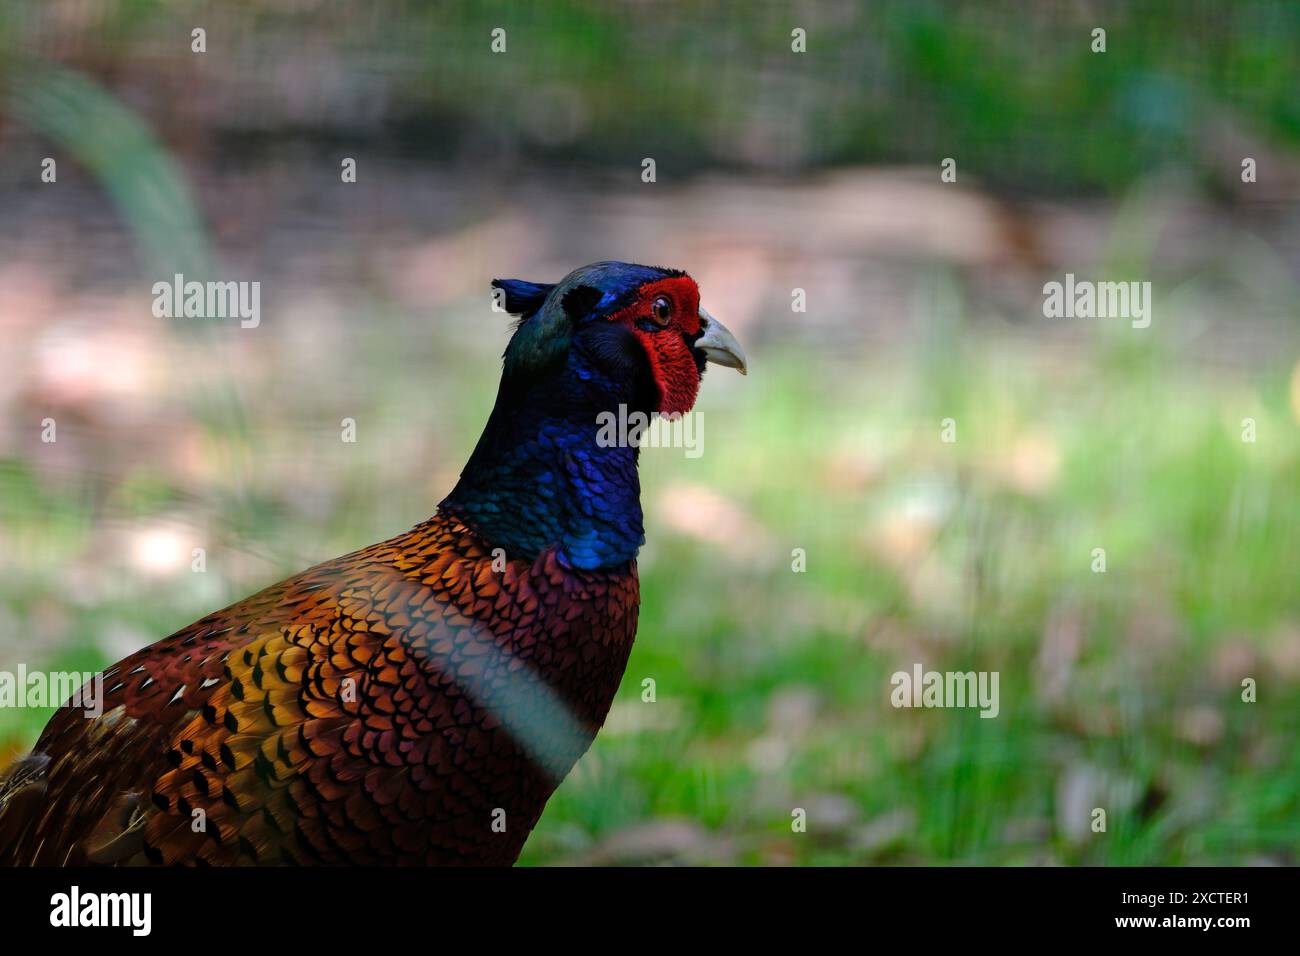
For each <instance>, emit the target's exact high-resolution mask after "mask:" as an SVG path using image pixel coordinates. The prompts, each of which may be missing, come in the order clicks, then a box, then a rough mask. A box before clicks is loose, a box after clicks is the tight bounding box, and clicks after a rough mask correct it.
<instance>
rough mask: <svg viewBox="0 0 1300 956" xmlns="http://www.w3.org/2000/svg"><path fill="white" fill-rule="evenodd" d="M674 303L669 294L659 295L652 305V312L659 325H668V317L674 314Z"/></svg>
mask: <svg viewBox="0 0 1300 956" xmlns="http://www.w3.org/2000/svg"><path fill="white" fill-rule="evenodd" d="M672 312H673V304H672V303H671V302H669V301H668V297H667V296H662V295H661V296H659V297H658V298H656V299H655V300H654V303H653V304H652V305H651V306H650V314H651V315H652V316H654V320H655V322H656V323H657V324H659V325H667V324H668V319H669V317H670V316H671V315H672Z"/></svg>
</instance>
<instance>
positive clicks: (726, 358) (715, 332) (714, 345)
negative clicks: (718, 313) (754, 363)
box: [695, 309, 748, 375]
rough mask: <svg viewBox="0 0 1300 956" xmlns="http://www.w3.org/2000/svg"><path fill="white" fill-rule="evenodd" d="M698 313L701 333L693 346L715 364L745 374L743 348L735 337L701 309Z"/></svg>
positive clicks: (746, 369) (746, 368)
mask: <svg viewBox="0 0 1300 956" xmlns="http://www.w3.org/2000/svg"><path fill="white" fill-rule="evenodd" d="M699 314H700V332H701V333H702V334H701V335H700V337H699V338H698V339H696V340H695V347H696V348H697V349H699V350H700V351H701V352H703V353H704V357H705V358H706V359H707V360H708V361H710V362H712V363H714V364H715V365H725V366H726V367H727V368H734V369H735V370H736V371H738V372H739V373H740V374H741V375H744V374H746V372H747V371H748V366H747V365H746V364H745V350H744V349H742V348H741V347H740V343H739V342H737V341H736V337H735V336H734V335H732V334H731V332H730V330H728V329H727V327H726V326H725V325H723V324H722V323H721V322H719V321H718V320H717V319H715V318H714V317H713V316H711V315H709V313H707V312H705V311H704V310H703V309H700V310H699Z"/></svg>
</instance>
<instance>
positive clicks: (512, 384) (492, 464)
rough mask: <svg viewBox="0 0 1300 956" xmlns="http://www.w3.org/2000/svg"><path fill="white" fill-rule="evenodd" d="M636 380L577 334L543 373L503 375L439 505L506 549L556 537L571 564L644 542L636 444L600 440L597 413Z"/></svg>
mask: <svg viewBox="0 0 1300 956" xmlns="http://www.w3.org/2000/svg"><path fill="white" fill-rule="evenodd" d="M635 392H636V387H635V386H634V385H632V384H629V383H626V382H619V381H616V380H615V379H614V378H612V377H610V376H609V375H608V374H607V373H606V372H604V371H602V367H601V365H600V364H599V363H597V362H596V361H594V360H593V356H592V355H591V354H590V353H589V350H588V349H586V348H584V347H583V343H582V342H579V341H575V342H574V343H573V345H572V347H570V348H569V349H568V351H567V354H566V355H565V356H564V359H563V362H562V363H556V365H555V366H554V367H553V368H552V369H551V370H550V371H549V372H547V373H543V374H529V375H521V376H505V377H503V379H502V382H501V388H500V391H499V392H498V395H497V402H496V405H495V407H494V408H493V410H492V415H491V417H490V418H489V419H488V423H487V426H486V427H485V428H484V430H483V435H482V437H481V438H480V439H479V442H478V446H477V447H476V448H475V449H474V454H473V455H472V456H471V457H470V460H469V462H468V464H466V466H465V469H464V471H463V472H462V473H461V479H460V481H459V482H458V483H457V485H456V487H455V489H453V490H452V492H451V494H450V495H448V496H447V498H446V499H445V500H444V501H443V503H442V508H443V509H445V510H448V511H450V512H451V513H453V514H455V515H456V516H457V517H459V518H461V520H463V521H465V522H466V523H467V524H469V525H470V526H471V527H472V528H474V530H475V531H477V532H478V533H479V534H481V535H482V536H483V537H484V538H485V539H486V540H487V542H488V543H489V545H490V546H491V547H494V548H496V547H499V548H503V549H504V550H505V552H506V555H507V557H511V558H513V557H519V556H523V557H527V558H534V557H536V556H537V554H538V553H539V552H541V551H543V550H544V549H546V548H547V547H550V546H552V545H555V546H557V548H558V551H559V557H560V560H561V561H562V562H567V563H568V564H569V565H571V566H572V567H575V568H583V569H594V568H610V567H615V566H618V565H623V564H625V563H627V562H628V561H631V560H632V559H633V558H635V557H636V554H637V551H638V550H639V549H640V547H641V545H642V544H644V543H645V531H644V528H643V527H642V514H641V500H640V499H641V486H640V481H639V480H638V477H637V468H636V458H637V452H636V449H635V448H631V447H606V448H602V447H600V446H599V445H598V444H597V443H596V434H597V432H598V430H599V429H598V425H597V415H598V414H599V413H600V412H601V411H604V410H617V408H618V405H619V403H626V404H628V405H629V407H633V408H634V407H636V406H637V405H640V404H641V402H638V401H637V397H636V395H635Z"/></svg>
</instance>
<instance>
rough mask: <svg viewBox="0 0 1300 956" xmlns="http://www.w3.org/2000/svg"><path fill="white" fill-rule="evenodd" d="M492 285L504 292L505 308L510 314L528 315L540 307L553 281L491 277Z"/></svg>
mask: <svg viewBox="0 0 1300 956" xmlns="http://www.w3.org/2000/svg"><path fill="white" fill-rule="evenodd" d="M492 287H493V288H494V289H500V290H501V291H502V292H504V293H505V294H506V301H505V309H506V311H507V312H509V313H510V314H511V315H521V316H529V315H532V314H533V313H534V312H536V311H537V310H538V309H540V308H541V307H542V303H543V302H545V301H546V296H547V295H549V294H550V291H551V290H552V289H554V288H555V283H553V282H551V283H546V282H525V281H524V280H523V279H493V280H492Z"/></svg>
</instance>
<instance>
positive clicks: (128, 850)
mask: <svg viewBox="0 0 1300 956" xmlns="http://www.w3.org/2000/svg"><path fill="white" fill-rule="evenodd" d="M499 286H500V287H502V288H504V289H505V290H506V292H507V305H508V307H509V308H510V311H512V312H516V313H517V314H520V315H521V317H522V318H521V323H520V325H519V327H518V329H517V330H516V332H515V334H514V337H513V338H512V340H511V343H510V346H509V347H508V349H507V351H506V355H505V371H504V373H503V376H502V381H501V387H500V390H499V393H498V397H497V402H496V406H495V407H494V409H493V411H492V414H491V416H490V418H489V420H488V424H487V426H486V428H485V430H484V432H483V435H482V437H481V438H480V440H479V443H478V446H477V447H476V449H475V451H474V454H473V455H472V456H471V458H470V460H469V463H468V464H467V465H466V467H465V469H464V471H463V472H462V475H461V480H460V482H459V483H458V484H457V486H456V488H455V489H453V491H452V492H451V494H450V495H448V497H447V498H446V499H445V500H444V501H443V503H442V504H441V505H440V506H439V509H438V511H437V513H436V514H435V515H434V516H433V517H432V518H430V519H428V520H427V521H425V522H422V523H421V524H419V525H417V526H416V527H415V528H413V529H412V530H410V531H408V532H406V533H404V534H401V535H398V536H397V537H394V538H391V539H389V540H388V541H384V542H382V543H380V544H376V545H372V546H371V547H368V548H365V549H362V550H360V551H357V552H354V553H352V554H349V555H345V556H343V557H340V558H336V559H334V560H332V561H328V562H325V563H323V564H320V565H317V566H316V567H313V568H310V569H308V570H306V571H303V572H301V573H300V574H297V575H295V576H293V577H291V578H288V579H287V580H285V581H282V582H280V583H279V584H275V585H272V586H271V587H269V588H266V589H265V590H263V591H260V592H258V593H257V594H254V595H253V596H251V597H249V598H247V599H245V600H243V601H240V602H238V603H236V604H233V605H231V606H230V607H228V608H225V609H224V610H220V611H216V612H214V613H212V614H209V615H208V616H206V617H204V618H202V619H201V620H199V621H196V622H195V623H194V624H192V625H190V626H189V627H186V628H184V629H183V630H180V631H178V632H177V633H175V634H173V635H171V636H170V637H168V638H165V639H164V640H162V641H159V642H158V643H156V644H154V645H152V646H150V647H147V648H144V649H143V650H141V651H138V652H137V653H135V654H133V655H131V656H130V657H128V658H126V659H125V660H123V661H121V662H119V663H118V664H116V665H114V666H113V667H111V668H109V669H108V670H106V671H105V672H104V675H103V678H104V698H103V701H102V704H103V707H102V711H103V712H102V714H101V715H100V716H99V717H97V718H93V719H91V718H87V717H86V716H85V714H84V713H83V711H82V710H80V709H77V708H73V707H70V706H65V707H64V708H62V709H60V710H59V711H58V712H56V714H55V715H54V717H53V718H51V720H50V722H49V724H48V725H47V726H46V728H45V731H44V732H43V733H42V734H41V737H40V739H39V740H38V741H37V743H36V746H35V748H34V750H33V752H32V754H31V755H30V756H29V757H27V758H24V759H23V760H22V761H19V763H18V764H16V765H15V766H14V767H12V768H10V769H9V771H8V772H7V773H6V774H5V776H4V779H3V780H2V781H0V862H7V863H11V864H38V865H65V864H85V863H92V864H136V863H155V864H216V865H233V864H318V865H328V864H479V865H484V864H486V865H496V864H509V863H512V862H513V861H514V860H515V859H516V858H517V857H518V855H519V852H520V850H521V849H522V847H523V844H524V841H525V840H526V839H527V837H528V834H529V832H530V831H531V829H532V828H533V826H534V824H535V823H536V822H537V820H538V818H539V817H540V815H541V813H542V810H543V808H544V807H545V804H546V801H547V799H548V798H549V797H550V795H551V793H552V792H553V791H554V790H555V788H556V787H557V786H558V785H559V783H560V781H562V780H563V779H564V776H565V775H566V774H567V773H568V771H569V770H570V769H571V768H572V766H573V765H574V763H575V762H576V761H577V760H578V759H579V758H580V757H581V756H582V754H583V753H584V752H585V751H586V749H587V748H588V746H589V745H590V744H591V741H592V739H593V738H594V736H595V734H596V732H597V730H598V729H599V728H600V726H601V725H602V724H603V722H604V720H605V717H606V715H607V713H608V711H609V708H610V705H611V703H612V701H613V698H614V694H615V692H616V690H617V688H618V685H619V682H620V680H621V679H622V676H623V672H624V669H625V667H626V665H627V660H628V655H629V653H630V651H631V648H632V642H633V638H634V637H635V634H636V624H637V614H638V602H639V592H638V582H637V571H636V560H635V556H636V552H637V549H638V548H639V547H640V545H641V543H642V541H643V539H644V534H643V530H642V516H641V509H640V502H639V493H640V489H639V485H638V482H637V473H636V457H637V451H636V448H635V447H632V446H630V445H628V444H625V443H616V444H613V445H607V444H606V443H602V442H598V441H596V438H595V435H596V416H597V413H598V412H600V411H601V410H604V409H610V408H614V407H617V405H619V404H627V405H629V406H630V407H632V408H636V409H648V410H673V409H671V408H669V407H668V406H670V405H673V404H678V405H680V404H681V403H682V402H685V403H686V405H685V407H687V408H689V404H690V403H691V402H693V401H694V394H695V391H694V390H695V388H698V383H699V375H700V373H702V370H703V366H704V362H705V359H706V358H711V359H712V360H719V359H717V358H714V357H713V355H712V354H711V353H720V354H725V355H726V356H731V357H732V358H735V363H734V364H738V365H739V366H740V367H741V368H742V370H743V356H740V357H739V358H736V356H737V355H739V348H738V346H735V343H734V339H731V338H730V336H729V334H728V333H726V330H725V329H724V328H723V327H722V326H721V325H720V324H718V323H716V320H712V319H711V317H708V316H707V314H706V313H703V312H702V310H699V311H698V314H697V310H698V292H696V291H695V286H694V283H693V282H692V281H691V280H690V279H689V278H687V277H685V276H684V275H683V274H681V273H671V272H668V271H667V270H660V269H651V268H648V267H643V266H628V265H626V264H623V263H602V264H598V265H596V266H589V267H586V268H585V269H581V270H578V271H577V272H575V273H573V274H571V275H570V276H569V277H568V278H566V279H565V280H564V282H562V283H560V284H559V285H558V286H550V285H545V286H543V285H536V284H532V283H518V282H507V283H499ZM669 299H671V301H672V305H673V308H674V309H676V310H677V311H678V312H680V313H681V319H680V325H679V324H677V323H673V324H669V323H666V322H661V321H659V318H660V313H661V312H662V311H663V310H662V308H661V307H662V305H663V303H664V301H666V300H669ZM646 317H649V318H650V319H654V320H655V321H654V327H653V329H651V330H648V329H649V326H648V325H646V324H645V323H644V322H643V319H644V318H646ZM710 322H711V323H713V324H714V326H715V327H714V328H712V329H710V328H708V326H707V323H710ZM674 363H675V364H674ZM724 364H733V363H729V362H725V360H724ZM690 375H693V376H694V385H691V384H690V378H689V376H690ZM683 383H685V384H683Z"/></svg>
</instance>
